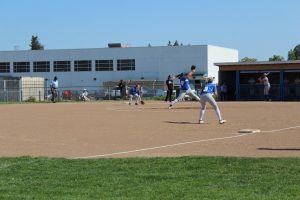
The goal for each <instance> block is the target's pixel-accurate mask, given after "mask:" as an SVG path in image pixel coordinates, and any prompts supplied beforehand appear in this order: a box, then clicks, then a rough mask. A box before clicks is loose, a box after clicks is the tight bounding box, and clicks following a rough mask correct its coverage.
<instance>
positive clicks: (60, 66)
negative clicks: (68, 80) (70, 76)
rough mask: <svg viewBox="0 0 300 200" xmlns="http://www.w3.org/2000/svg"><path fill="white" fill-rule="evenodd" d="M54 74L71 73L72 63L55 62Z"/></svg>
mask: <svg viewBox="0 0 300 200" xmlns="http://www.w3.org/2000/svg"><path fill="white" fill-rule="evenodd" d="M53 66H54V68H53V71H54V72H70V71H71V61H54V63H53Z"/></svg>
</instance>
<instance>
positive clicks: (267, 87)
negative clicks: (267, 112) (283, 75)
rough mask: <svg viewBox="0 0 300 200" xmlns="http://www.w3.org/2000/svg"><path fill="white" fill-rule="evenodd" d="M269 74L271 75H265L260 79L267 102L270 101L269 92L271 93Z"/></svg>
mask: <svg viewBox="0 0 300 200" xmlns="http://www.w3.org/2000/svg"><path fill="white" fill-rule="evenodd" d="M269 74H270V73H264V74H263V76H262V77H260V78H259V81H260V82H261V83H263V84H264V99H265V100H269V92H270V88H271V85H270V82H269V79H268V77H267V76H268V75H269Z"/></svg>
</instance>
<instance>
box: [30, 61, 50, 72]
mask: <svg viewBox="0 0 300 200" xmlns="http://www.w3.org/2000/svg"><path fill="white" fill-rule="evenodd" d="M33 72H50V62H49V61H38V62H33Z"/></svg>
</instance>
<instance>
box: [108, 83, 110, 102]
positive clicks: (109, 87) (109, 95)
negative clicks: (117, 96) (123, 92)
mask: <svg viewBox="0 0 300 200" xmlns="http://www.w3.org/2000/svg"><path fill="white" fill-rule="evenodd" d="M108 100H110V86H108Z"/></svg>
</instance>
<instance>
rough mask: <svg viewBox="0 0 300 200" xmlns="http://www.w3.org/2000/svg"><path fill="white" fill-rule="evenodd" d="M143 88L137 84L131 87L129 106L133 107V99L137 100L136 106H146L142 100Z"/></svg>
mask: <svg viewBox="0 0 300 200" xmlns="http://www.w3.org/2000/svg"><path fill="white" fill-rule="evenodd" d="M141 94H142V91H141V86H140V85H139V84H136V85H135V86H133V87H131V88H130V90H129V105H131V103H132V100H133V98H135V105H139V104H138V102H139V103H141V104H142V105H144V101H142V98H141Z"/></svg>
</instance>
